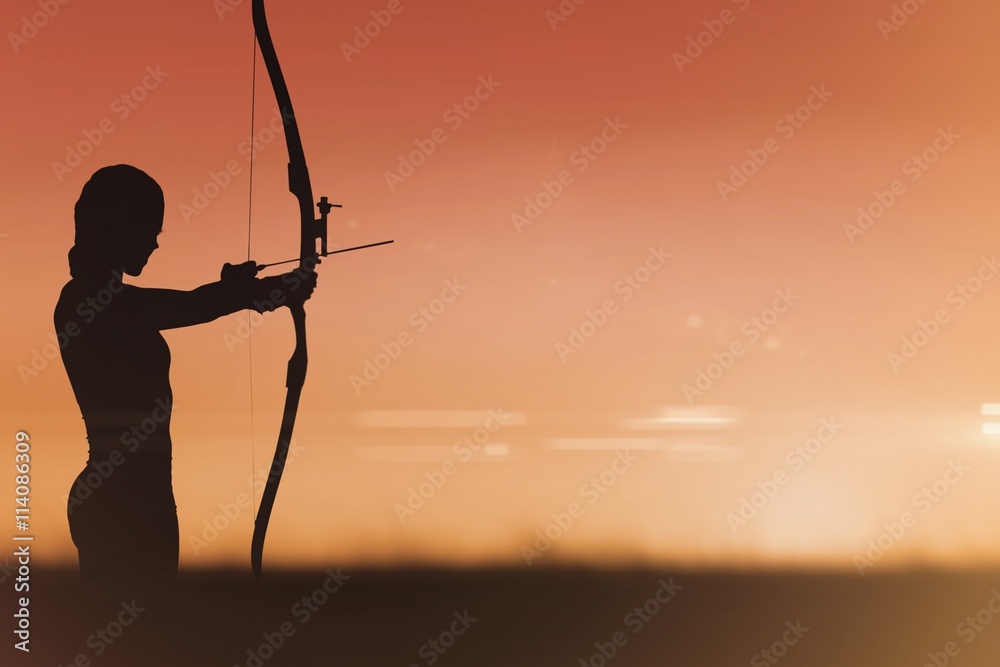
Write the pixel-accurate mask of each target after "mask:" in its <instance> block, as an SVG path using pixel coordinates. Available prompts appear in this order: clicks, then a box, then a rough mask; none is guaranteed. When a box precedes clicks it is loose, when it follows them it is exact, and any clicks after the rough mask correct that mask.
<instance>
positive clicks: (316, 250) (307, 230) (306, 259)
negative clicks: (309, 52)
mask: <svg viewBox="0 0 1000 667" xmlns="http://www.w3.org/2000/svg"><path fill="white" fill-rule="evenodd" d="M252 11H253V28H254V33H255V34H256V36H257V44H258V45H259V46H260V52H261V57H262V58H263V60H264V64H265V65H266V66H267V74H268V77H269V78H270V79H271V87H272V88H273V89H274V97H275V99H276V101H277V103H278V107H279V108H280V110H281V115H282V118H284V119H285V144H286V145H287V146H288V189H289V191H290V192H291V193H292V194H293V195H295V198H296V200H298V204H299V219H300V221H301V224H300V230H301V232H300V240H299V256H298V258H296V259H293V260H286V261H282V262H272V263H270V264H262V265H259V266H258V270H259V269H264V268H267V267H269V266H275V265H277V264H285V263H287V262H298V263H299V269H298V271H297V272H296V273H297V275H298V276H299V277H300V278H301V279H303V280H304V279H308V278H310V277H311V276H312V275H313V274H314V273H315V271H316V265H317V264H319V258H320V257H327V256H328V255H335V254H338V253H343V252H349V251H352V250H361V249H363V248H371V247H375V246H381V245H385V244H387V243H392V241H391V240H390V241H381V242H379V243H368V244H365V245H361V246H355V247H353V248H344V249H341V250H334V251H332V252H330V251H328V250H327V247H326V232H327V216H328V215H329V213H330V211H331V210H332V209H333V208H335V207H336V208H340V204H331V203H330V202H329V200H328V199H327V198H326V197H321V198H320V200H319V202H317V203H316V204H315V206H316V207H317V208H318V209H319V217H318V218H317V217H314V213H313V193H312V183H311V181H310V179H309V169H308V168H307V167H306V156H305V152H304V151H303V149H302V137H301V135H300V134H299V126H298V123H297V122H296V120H295V112H294V111H293V109H292V99H291V97H290V96H289V94H288V86H287V85H286V84H285V77H284V75H283V74H282V72H281V66H280V65H279V64H278V56H277V54H276V53H275V50H274V43H273V42H272V41H271V32H270V30H268V27H267V16H266V14H265V13H264V0H253V2H252ZM317 246H318V247H317ZM289 310H291V313H292V322H293V323H294V325H295V350H294V351H293V352H292V356H291V358H290V359H289V360H288V372H287V375H286V379H285V387H286V389H287V393H286V395H285V410H284V412H283V413H282V417H281V430H280V431H279V432H278V444H277V446H276V447H275V450H274V460H273V461H272V462H271V468H270V472H269V473H268V476H267V482H266V484H265V486H264V493H263V494H262V495H261V498H260V506H259V507H258V509H257V517H256V519H255V520H254V527H253V540H252V541H251V545H250V563H251V566H252V568H253V574H254V578H255V579H256V580H257V583H260V582H261V580H262V575H261V563H262V560H263V556H264V538H265V536H266V535H267V525H268V522H269V521H270V518H271V510H272V509H273V508H274V499H275V497H276V496H277V494H278V485H279V484H280V483H281V474H282V472H284V469H285V461H286V459H287V457H288V446H289V443H290V442H291V440H292V430H293V429H294V428H295V416H296V414H297V413H298V409H299V397H300V396H301V395H302V386H303V385H304V384H305V380H306V366H307V362H308V356H307V354H306V311H305V307H304V306H303V304H302V303H301V302H299V301H296V302H294V303H292V304H290V305H289Z"/></svg>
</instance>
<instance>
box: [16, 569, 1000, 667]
mask: <svg viewBox="0 0 1000 667" xmlns="http://www.w3.org/2000/svg"><path fill="white" fill-rule="evenodd" d="M342 573H343V574H345V575H348V576H349V577H350V578H349V579H347V580H346V581H344V582H343V585H342V587H341V588H340V590H338V591H337V592H335V593H333V594H332V595H330V596H329V598H328V600H327V601H326V602H325V604H322V606H319V607H317V611H315V612H310V615H311V617H310V618H309V619H308V620H305V615H304V612H303V611H302V610H304V609H305V607H299V608H297V609H293V605H294V604H295V603H296V602H297V601H299V600H301V598H302V597H303V596H305V595H310V594H312V593H313V592H315V591H318V590H320V589H321V587H322V585H323V583H324V580H326V579H327V578H328V576H327V575H326V574H325V573H321V572H315V573H312V572H310V573H296V574H287V573H286V574H276V573H273V572H272V573H271V574H269V575H268V576H267V584H266V585H265V587H264V588H263V589H261V590H259V589H257V588H256V587H255V586H254V584H253V581H252V579H251V578H250V577H249V576H248V575H247V574H244V573H239V574H231V573H220V572H215V573H201V574H194V575H191V574H189V575H187V576H185V577H183V578H182V580H181V582H180V583H179V585H178V587H177V589H176V590H175V591H174V593H173V595H172V597H170V598H168V599H166V600H163V601H159V602H156V601H146V602H144V601H142V600H137V603H138V605H139V606H140V607H144V608H145V610H144V611H141V612H138V616H137V618H136V619H135V621H134V622H133V623H132V624H131V625H129V626H128V627H125V628H124V629H123V631H122V632H121V634H119V635H118V636H117V638H112V637H111V635H110V634H108V635H105V637H107V638H108V639H110V640H111V642H110V643H108V642H107V641H105V640H103V639H101V638H100V637H99V636H98V635H96V634H95V632H96V631H97V630H98V629H100V628H105V629H107V630H108V631H109V632H110V633H111V634H118V632H117V631H118V629H119V628H118V627H114V624H115V622H116V619H117V617H118V615H119V613H123V612H122V606H121V602H122V601H123V600H122V599H120V598H113V599H110V600H104V601H102V602H97V601H95V600H93V599H87V597H86V596H85V594H84V589H83V588H81V584H80V583H79V581H78V579H77V576H76V574H75V572H65V571H38V570H36V571H34V572H33V573H32V582H33V584H32V585H33V588H32V602H31V612H32V621H33V624H32V641H31V647H32V651H31V654H30V656H29V655H25V654H23V653H20V652H18V651H15V650H13V649H11V648H9V647H8V648H6V649H5V651H4V653H3V655H4V656H6V657H4V658H3V659H2V663H3V664H4V665H49V666H52V667H55V666H56V665H70V664H74V660H79V661H78V662H77V664H79V665H80V666H81V667H87V666H88V665H94V666H98V665H108V666H110V665H129V666H130V667H131V666H135V667H144V666H149V667H159V666H161V665H169V666H174V665H179V666H182V667H200V666H201V665H216V666H218V667H230V666H232V665H239V666H249V667H262V666H267V667H272V666H278V665H281V666H284V665H289V666H312V665H324V666H327V665H347V666H354V665H373V666H375V665H377V666H379V667H391V666H394V665H397V666H399V667H408V666H410V665H414V664H415V665H431V664H434V665H440V666H441V667H450V666H459V665H462V666H466V665H468V666H476V667H480V666H482V667H487V666H500V665H503V666H512V667H513V666H517V667H533V666H536V665H537V666H540V667H541V666H544V667H553V666H556V665H566V666H567V667H578V666H579V665H581V662H580V661H581V659H583V660H584V661H585V662H584V663H583V664H590V665H593V666H594V667H601V666H602V665H605V664H607V665H609V666H612V665H613V666H615V667H618V666H621V667H626V666H629V665H633V666H642V667H646V666H653V665H657V666H669V665H678V666H681V665H683V666H685V667H700V666H706V667H714V666H716V665H720V666H721V665H747V664H750V665H752V666H757V665H771V664H781V665H782V666H783V667H785V666H787V667H793V666H796V665H802V666H808V667H826V666H831V667H832V666H834V665H836V666H838V667H848V666H850V667H869V666H871V667H886V666H896V665H899V666H904V665H906V666H910V665H912V666H913V667H923V665H925V664H931V665H934V663H933V662H930V658H929V657H928V653H935V652H936V653H939V655H938V656H937V664H936V665H935V667H943V666H944V665H945V664H949V665H955V666H957V667H987V666H989V667H995V666H996V665H998V664H1000V618H997V621H996V622H995V623H993V622H992V620H993V613H992V612H990V611H983V612H981V610H983V609H985V608H986V607H987V603H988V602H989V601H990V598H991V597H992V596H993V589H994V587H997V588H998V589H1000V573H989V572H979V573H965V574H955V573H930V572H928V573H917V574H913V573H911V574H906V575H885V574H882V575H878V574H875V575H873V574H868V575H866V576H865V577H863V578H862V577H858V576H856V575H853V576H852V575H849V574H848V575H842V576H841V575H819V574H803V573H795V574H760V573H745V574H741V573H728V574H727V573H695V572H656V571H589V570H583V569H576V570H567V569H562V570H556V569H546V570H542V569H531V570H488V571H483V570H475V571H454V570H452V571H446V570H405V571H390V570H358V571H351V570H348V569H346V568H345V569H343V570H342ZM671 577H672V578H673V583H674V584H679V585H680V586H682V588H681V589H680V590H678V591H676V596H675V597H674V598H673V599H672V600H670V602H669V603H667V604H665V605H662V608H661V609H660V610H659V611H656V608H657V606H659V603H650V605H649V609H650V610H652V611H653V613H652V614H651V615H648V616H647V619H648V620H645V621H644V620H642V619H641V618H640V617H638V616H632V617H630V619H626V614H629V612H631V611H632V610H633V609H634V608H635V607H636V606H640V607H641V606H642V605H644V604H645V603H646V602H647V601H648V600H650V599H651V598H653V596H654V594H655V593H656V591H657V590H658V589H660V587H661V578H662V580H665V581H666V582H667V583H669V582H670V579H671ZM10 583H11V582H10V581H8V582H7V584H5V586H7V585H10ZM333 586H334V584H333V583H331V584H330V587H331V588H332V587H333ZM9 591H10V589H8V595H7V596H5V597H6V599H8V600H10V599H11V596H10V594H9ZM665 595H666V594H665V593H661V597H665ZM997 598H998V599H997V601H996V602H994V606H995V607H996V609H998V610H1000V593H998V594H997ZM322 599H323V595H319V596H318V597H317V601H321V600H322ZM126 602H130V600H128V601H126ZM12 608H13V606H12V604H11V605H10V606H8V609H12ZM466 610H468V614H469V616H470V617H472V618H475V619H476V620H475V621H474V622H472V623H471V625H469V626H468V629H467V630H465V631H464V633H463V634H461V635H460V636H457V637H455V638H454V643H453V644H452V645H451V646H450V648H447V649H443V651H444V652H443V653H441V652H438V651H435V649H434V648H433V647H431V646H430V645H429V644H428V642H429V641H430V640H431V639H439V638H440V635H441V634H442V633H443V632H444V633H448V632H449V626H450V625H451V624H452V622H453V621H455V618H456V617H455V616H454V614H455V613H456V612H457V613H458V615H459V616H461V615H462V614H463V612H465V611H466ZM647 613H648V612H647ZM977 613H980V618H979V621H978V623H979V624H978V625H976V626H975V627H974V626H972V625H964V626H960V625H959V624H961V623H963V622H965V619H966V617H968V616H973V617H975V616H976V614H977ZM4 616H5V618H7V619H8V620H7V624H8V627H9V628H11V629H13V628H12V621H11V620H10V619H11V617H10V616H9V615H8V614H6V613H5V614H4ZM125 618H126V619H127V618H128V616H127V614H126V615H125ZM286 621H287V622H288V623H289V624H290V625H288V626H286V628H294V633H291V636H290V637H288V638H286V639H284V641H283V645H282V646H281V647H280V648H279V649H278V650H277V651H275V652H274V653H273V655H271V654H270V653H269V652H268V651H267V650H265V651H264V652H263V657H266V658H267V659H266V660H260V661H258V660H255V659H252V658H251V656H250V655H248V649H253V650H254V651H255V652H256V651H257V649H258V648H259V647H260V646H261V644H265V639H264V637H263V635H264V633H274V632H275V631H278V630H279V627H280V626H281V624H282V623H283V622H286ZM303 621H305V622H303ZM799 621H800V622H801V626H804V627H805V628H808V631H806V632H804V634H802V636H801V639H800V640H799V641H798V642H797V643H796V644H794V645H791V646H788V647H787V652H786V651H785V650H783V648H784V647H782V646H780V645H779V646H778V647H776V653H779V654H782V657H780V659H779V658H778V657H772V658H771V659H770V660H768V659H767V658H766V657H765V656H762V655H758V653H759V652H760V651H762V650H763V649H765V648H768V647H771V645H772V644H774V643H775V642H780V641H781V639H782V636H783V635H784V634H785V633H786V631H787V629H788V628H787V626H786V622H790V623H791V625H793V626H794V625H795V623H796V622H799ZM640 623H641V628H640V627H638V626H639V625H640ZM109 624H112V627H111V628H108V625H109ZM975 628H978V630H976V629H975ZM455 629H461V625H459V624H457V623H456V624H455ZM619 631H621V632H622V633H623V634H622V635H619V642H620V643H622V644H623V646H621V647H620V648H616V651H615V655H614V656H613V657H612V658H610V659H607V660H606V662H605V661H604V658H603V657H602V656H600V654H599V653H597V651H598V648H597V647H595V643H604V644H605V649H606V650H607V651H609V652H610V650H611V645H610V644H608V642H611V641H612V640H613V635H614V633H616V632H619ZM800 632H801V631H800ZM4 634H5V636H7V637H11V636H12V635H11V634H10V632H9V631H8V632H5V633H4ZM787 636H788V638H789V639H792V638H794V635H792V634H790V633H789V634H788V635H787ZM88 637H90V640H89V641H88ZM449 639H450V637H449V636H447V634H446V636H445V637H443V638H440V640H441V642H442V644H451V642H450V641H449ZM949 641H953V642H955V646H954V647H953V650H952V652H953V653H955V654H956V655H955V656H954V657H949V656H947V655H946V654H944V653H942V652H943V651H944V650H945V645H946V644H947V643H948V642H949ZM11 643H13V640H11ZM442 648H443V646H442ZM99 651H100V655H98V654H97V653H98V652H99ZM81 655H82V658H78V656H81Z"/></svg>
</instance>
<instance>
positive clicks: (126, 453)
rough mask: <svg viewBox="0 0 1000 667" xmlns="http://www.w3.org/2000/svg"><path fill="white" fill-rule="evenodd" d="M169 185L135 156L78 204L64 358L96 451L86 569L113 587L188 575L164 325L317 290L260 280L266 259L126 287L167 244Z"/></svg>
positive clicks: (90, 473) (84, 519)
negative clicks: (175, 284)
mask: <svg viewBox="0 0 1000 667" xmlns="http://www.w3.org/2000/svg"><path fill="white" fill-rule="evenodd" d="M163 210H164V202H163V191H162V190H161V189H160V186H159V185H157V183H156V181H154V180H153V179H152V178H150V177H149V176H148V175H147V174H145V173H144V172H142V171H140V170H139V169H136V168H135V167H131V166H128V165H116V166H112V167H105V168H103V169H100V170H98V171H97V172H96V173H95V174H94V175H93V176H92V177H91V179H90V181H88V182H87V184H86V185H85V186H84V187H83V192H82V193H81V194H80V199H79V201H77V203H76V210H75V221H76V242H75V245H74V247H73V249H72V250H70V253H69V265H70V274H71V276H72V279H71V280H70V281H69V282H68V283H67V284H66V286H65V287H64V288H63V290H62V293H61V294H60V296H59V301H58V303H57V305H56V309H55V326H56V330H57V331H58V332H62V333H65V334H66V335H65V336H60V338H61V339H62V340H64V341H65V343H64V344H63V346H62V359H63V364H64V365H65V367H66V373H67V374H68V375H69V379H70V383H71V384H72V386H73V393H74V394H75V396H76V400H77V403H79V405H80V411H81V413H82V414H83V421H84V425H85V426H86V431H87V440H88V442H89V444H90V452H89V457H88V460H87V466H86V467H85V468H84V469H83V471H82V472H81V473H80V475H79V476H78V477H77V478H76V481H75V483H74V485H73V489H72V491H71V493H70V498H69V506H68V514H69V524H70V532H71V535H72V538H73V543H74V544H75V545H76V547H77V550H78V551H79V555H80V573H81V575H83V576H84V577H86V578H89V579H94V580H98V581H99V582H102V583H106V584H120V583H126V582H127V583H142V582H145V583H151V584H154V585H163V584H169V583H170V582H172V581H173V579H174V577H175V576H176V574H177V558H178V548H179V540H178V529H177V508H176V506H175V505H174V496H173V489H172V488H171V470H170V464H171V441H170V414H171V409H172V403H173V397H172V394H171V390H170V381H169V377H168V372H169V368H170V350H169V349H168V348H167V344H166V341H164V339H163V336H162V335H161V334H160V332H161V331H163V330H164V329H174V328H177V327H186V326H191V325H193V324H201V323H203V322H209V321H211V320H214V319H216V318H217V317H220V316H222V315H227V314H229V313H233V312H236V311H238V310H243V309H247V308H253V309H255V310H257V311H259V312H261V311H264V310H274V309H275V308H276V307H278V306H281V305H288V304H289V303H291V302H292V301H293V300H295V301H297V302H301V301H304V300H306V299H308V298H309V296H310V295H311V294H312V291H313V288H314V287H315V278H314V277H310V278H308V279H301V278H300V277H299V276H297V275H296V274H295V273H294V272H292V273H288V274H284V275H282V276H276V277H272V278H263V279H257V278H256V277H255V275H256V265H254V264H253V262H248V263H246V264H243V265H240V266H229V265H227V266H226V267H225V268H224V269H223V271H222V279H221V280H220V281H219V282H215V283H211V284H208V285H203V286H202V287H199V288H197V289H195V290H192V291H190V292H182V291H175V290H164V289H146V288H139V287H134V286H131V285H126V284H124V283H123V282H122V274H123V273H124V274H127V275H130V276H138V275H139V274H140V273H142V269H143V267H145V265H146V262H147V261H148V260H149V257H150V255H151V254H152V252H153V251H154V250H156V248H157V247H159V246H158V245H157V243H156V237H157V235H158V234H159V233H160V230H161V228H162V225H163Z"/></svg>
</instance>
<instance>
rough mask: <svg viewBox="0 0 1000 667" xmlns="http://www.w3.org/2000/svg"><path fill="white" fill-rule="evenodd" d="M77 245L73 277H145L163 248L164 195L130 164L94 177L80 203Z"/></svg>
mask: <svg viewBox="0 0 1000 667" xmlns="http://www.w3.org/2000/svg"><path fill="white" fill-rule="evenodd" d="M75 219H76V245H75V246H74V247H73V250H71V251H70V273H72V274H73V276H74V277H82V275H83V274H86V273H91V272H94V273H100V274H105V273H106V272H107V271H123V272H124V273H127V274H128V275H130V276H137V275H139V274H140V273H142V269H143V267H145V266H146V262H147V261H149V256H150V255H151V254H153V251H154V250H156V248H158V247H159V246H158V245H157V243H156V236H157V235H158V234H159V233H160V230H161V229H162V228H163V190H161V189H160V186H159V185H158V184H157V183H156V181H154V180H153V179H152V178H151V177H150V176H149V175H148V174H146V172H144V171H142V170H140V169H136V168H135V167H132V166H129V165H127V164H118V165H114V166H112V167H104V168H102V169H98V170H97V171H96V172H94V175H93V176H91V177H90V180H89V181H87V184H86V185H84V186H83V192H81V193H80V199H79V200H78V201H77V202H76V211H75Z"/></svg>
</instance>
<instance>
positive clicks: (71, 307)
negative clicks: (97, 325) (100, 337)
mask: <svg viewBox="0 0 1000 667" xmlns="http://www.w3.org/2000/svg"><path fill="white" fill-rule="evenodd" d="M137 290H138V288H136V287H133V286H131V285H126V284H125V283H123V282H122V281H121V276H112V277H110V278H109V279H107V280H103V279H102V280H96V281H84V280H78V279H75V278H74V279H71V280H70V281H69V282H67V283H66V284H65V285H64V286H63V288H62V291H60V293H59V299H58V300H57V301H56V307H55V312H54V313H53V317H54V320H55V324H56V328H57V329H60V330H61V329H63V328H65V327H66V326H72V325H73V323H76V324H78V325H79V324H89V323H91V322H93V321H94V320H95V319H97V316H98V315H99V314H100V313H105V312H114V311H116V310H119V309H118V308H116V306H120V305H123V304H124V303H127V302H128V301H130V300H132V299H133V298H134V294H135V292H136V291H137ZM119 312H120V310H119Z"/></svg>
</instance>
